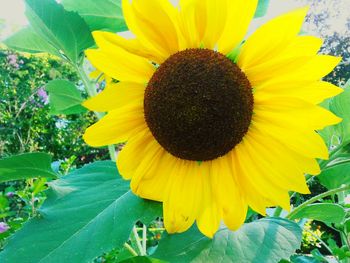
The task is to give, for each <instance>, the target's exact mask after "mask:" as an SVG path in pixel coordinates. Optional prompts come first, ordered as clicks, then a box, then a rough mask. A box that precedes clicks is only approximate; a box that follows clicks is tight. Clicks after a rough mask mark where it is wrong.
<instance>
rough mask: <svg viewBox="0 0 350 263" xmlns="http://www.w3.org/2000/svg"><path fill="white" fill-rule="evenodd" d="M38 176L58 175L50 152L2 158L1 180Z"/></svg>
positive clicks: (0, 165) (0, 162)
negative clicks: (53, 169)
mask: <svg viewBox="0 0 350 263" xmlns="http://www.w3.org/2000/svg"><path fill="white" fill-rule="evenodd" d="M36 177H48V178H55V177H56V173H55V172H54V171H52V169H51V156H50V155H49V154H46V153H24V154H19V155H14V156H10V157H7V158H4V159H1V160H0V182H6V181H13V180H20V179H28V178H36Z"/></svg>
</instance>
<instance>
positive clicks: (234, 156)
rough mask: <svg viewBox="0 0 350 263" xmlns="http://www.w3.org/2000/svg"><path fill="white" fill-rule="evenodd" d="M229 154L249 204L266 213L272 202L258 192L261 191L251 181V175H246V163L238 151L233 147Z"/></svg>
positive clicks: (240, 186) (259, 211)
mask: <svg viewBox="0 0 350 263" xmlns="http://www.w3.org/2000/svg"><path fill="white" fill-rule="evenodd" d="M228 155H229V156H230V157H231V160H232V169H233V175H234V178H235V180H236V182H237V184H238V185H239V189H240V190H241V191H242V193H243V196H244V198H245V200H246V202H247V204H248V205H249V206H250V207H251V208H252V209H253V210H254V211H256V212H258V213H259V214H261V215H266V207H268V206H269V204H270V202H269V201H268V200H267V199H266V198H265V197H264V195H261V194H257V193H258V192H259V191H258V189H256V187H255V185H253V184H251V182H250V181H249V177H248V176H249V175H247V176H246V175H245V170H244V169H243V167H244V166H245V165H246V164H244V163H241V162H240V159H239V158H238V152H237V151H236V150H235V149H233V150H232V151H231V152H230V153H228Z"/></svg>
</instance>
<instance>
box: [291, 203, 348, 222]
mask: <svg viewBox="0 0 350 263" xmlns="http://www.w3.org/2000/svg"><path fill="white" fill-rule="evenodd" d="M345 215H346V212H345V210H344V208H343V207H342V206H340V205H338V204H327V203H320V204H311V205H307V206H305V207H304V208H303V209H301V210H299V211H298V212H297V213H296V214H294V215H293V217H291V219H298V218H310V219H316V220H318V221H322V222H325V223H342V222H343V220H344V218H345Z"/></svg>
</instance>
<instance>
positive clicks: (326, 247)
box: [305, 229, 339, 262]
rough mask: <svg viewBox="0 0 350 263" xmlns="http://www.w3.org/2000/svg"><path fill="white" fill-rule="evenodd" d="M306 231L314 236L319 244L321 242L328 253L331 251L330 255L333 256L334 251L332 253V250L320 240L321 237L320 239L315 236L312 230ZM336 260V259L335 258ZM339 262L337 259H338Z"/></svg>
mask: <svg viewBox="0 0 350 263" xmlns="http://www.w3.org/2000/svg"><path fill="white" fill-rule="evenodd" d="M305 231H306V232H308V233H309V234H310V235H312V236H313V237H314V238H316V239H317V240H318V242H320V243H321V244H322V245H323V246H324V247H325V249H327V250H328V251H329V253H331V255H333V251H332V249H331V248H330V247H329V246H328V245H327V244H326V243H325V242H324V241H323V240H322V239H321V238H320V237H318V236H317V235H315V234H314V233H313V232H312V231H310V230H306V229H305ZM334 258H335V257H334ZM336 260H337V259H336ZM337 262H339V261H338V260H337Z"/></svg>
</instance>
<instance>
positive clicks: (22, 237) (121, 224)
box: [0, 161, 161, 263]
mask: <svg viewBox="0 0 350 263" xmlns="http://www.w3.org/2000/svg"><path fill="white" fill-rule="evenodd" d="M49 186H50V187H51V188H50V190H48V191H47V199H46V201H45V203H44V204H43V206H42V207H41V209H40V210H39V212H40V216H39V217H36V218H33V219H31V220H30V221H29V222H28V223H26V224H25V225H24V227H23V228H22V229H21V230H19V231H17V232H16V233H15V234H14V235H13V236H12V237H10V238H9V240H8V244H7V245H6V246H5V248H4V251H2V252H1V253H0V262H4V263H7V262H26V263H30V262H33V263H34V262H35V263H39V262H40V263H44V262H46V263H48V262H52V263H60V262H62V263H66V262H91V261H92V260H93V259H94V258H95V257H97V256H99V255H101V254H102V253H104V252H108V251H110V250H111V249H113V248H120V247H122V246H123V244H124V243H125V241H127V240H128V238H129V234H130V232H131V230H132V227H133V226H134V224H135V222H137V221H138V220H140V221H142V222H144V223H146V224H147V223H149V222H150V221H151V220H153V219H154V218H156V217H158V216H160V215H161V205H160V204H159V203H156V202H151V201H146V200H143V199H140V198H138V197H136V196H135V195H133V194H132V193H131V192H130V191H129V183H128V182H127V181H125V180H123V179H122V178H121V177H120V176H119V175H118V171H117V169H116V165H115V163H113V162H110V161H105V162H96V163H93V164H90V165H86V166H84V167H83V168H81V169H78V170H75V171H74V172H72V173H71V174H69V175H67V176H64V177H62V178H61V179H59V180H56V181H53V182H52V183H50V184H49Z"/></svg>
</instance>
